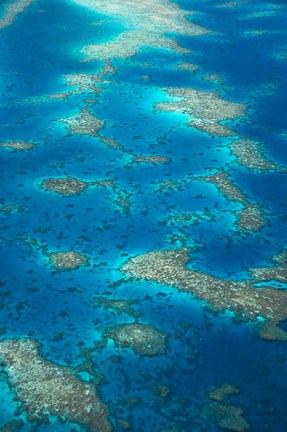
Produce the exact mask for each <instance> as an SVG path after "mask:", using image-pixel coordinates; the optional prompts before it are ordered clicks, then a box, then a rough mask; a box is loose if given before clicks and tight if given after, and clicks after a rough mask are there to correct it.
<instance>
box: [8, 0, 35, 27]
mask: <svg viewBox="0 0 287 432" xmlns="http://www.w3.org/2000/svg"><path fill="white" fill-rule="evenodd" d="M33 2H35V0H13V2H10V3H8V4H7V5H6V7H5V9H4V13H3V14H2V16H1V17H0V30H2V29H3V28H5V27H8V26H10V25H11V24H13V22H14V20H15V18H17V16H18V15H20V14H21V13H22V12H24V11H25V9H26V8H27V7H28V6H30V5H31V4H32V3H33Z"/></svg>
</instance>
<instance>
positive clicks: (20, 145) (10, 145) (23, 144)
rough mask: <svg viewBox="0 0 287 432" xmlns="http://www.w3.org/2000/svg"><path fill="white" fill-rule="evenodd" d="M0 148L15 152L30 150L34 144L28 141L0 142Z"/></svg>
mask: <svg viewBox="0 0 287 432" xmlns="http://www.w3.org/2000/svg"><path fill="white" fill-rule="evenodd" d="M0 147H2V148H7V149H11V150H16V151H23V150H32V149H33V148H34V147H35V144H33V143H31V142H28V141H5V142H0Z"/></svg>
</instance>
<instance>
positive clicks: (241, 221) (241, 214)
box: [197, 171, 266, 231]
mask: <svg viewBox="0 0 287 432" xmlns="http://www.w3.org/2000/svg"><path fill="white" fill-rule="evenodd" d="M197 180H202V181H205V182H207V183H212V184H214V185H215V186H216V187H217V188H218V190H219V191H220V192H221V193H222V194H223V195H224V196H225V197H226V198H228V199H231V200H232V201H236V202H238V203H240V204H242V205H243V209H242V210H240V211H238V212H236V213H237V221H236V225H237V226H238V227H239V228H240V229H242V230H245V231H258V230H260V229H261V228H263V227H264V226H265V225H266V219H265V217H264V214H263V210H262V209H261V208H260V206H259V205H258V204H254V203H252V202H250V201H249V200H248V198H247V197H246V196H245V195H244V194H243V192H241V190H240V189H239V188H238V187H237V186H236V185H235V184H234V183H233V182H232V181H231V179H230V178H229V176H228V175H227V174H226V172H225V171H218V172H217V173H216V174H213V175H209V176H205V177H198V178H197Z"/></svg>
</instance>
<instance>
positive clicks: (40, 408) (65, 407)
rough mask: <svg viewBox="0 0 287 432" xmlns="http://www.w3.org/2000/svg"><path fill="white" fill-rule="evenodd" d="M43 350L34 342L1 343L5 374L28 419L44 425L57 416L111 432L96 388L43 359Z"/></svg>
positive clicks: (95, 430) (0, 349)
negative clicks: (41, 351)
mask: <svg viewBox="0 0 287 432" xmlns="http://www.w3.org/2000/svg"><path fill="white" fill-rule="evenodd" d="M39 348H40V346H39V344H38V343H37V342H36V341H35V340H32V339H10V340H4V341H1V342H0V358H1V359H2V361H3V362H4V366H5V372H6V373H7V375H8V379H9V383H10V385H11V387H12V388H13V389H14V390H15V392H16V395H17V398H18V399H19V400H20V401H21V402H22V409H23V410H24V411H25V412H26V413H27V418H28V420H29V421H31V422H37V423H42V422H47V421H49V416H55V417H57V418H58V419H59V420H60V421H63V422H74V423H77V424H79V425H82V426H84V427H86V428H87V430H89V431H91V432H110V431H111V430H112V427H111V425H110V423H109V421H108V408H107V406H106V405H105V404H103V403H102V402H101V400H100V398H99V396H98V394H97V391H96V388H95V385H94V384H90V383H85V382H84V381H81V380H80V379H78V378H77V377H76V376H75V375H74V374H73V373H72V370H71V369H69V368H67V367H64V366H61V365H58V364H55V363H53V362H51V361H49V360H46V359H44V358H42V356H41V354H40V352H39Z"/></svg>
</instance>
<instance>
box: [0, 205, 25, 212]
mask: <svg viewBox="0 0 287 432" xmlns="http://www.w3.org/2000/svg"><path fill="white" fill-rule="evenodd" d="M25 208H26V207H24V206H21V205H18V204H6V205H3V206H1V207H0V213H6V214H10V213H15V212H19V213H22V212H23V211H25Z"/></svg>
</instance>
